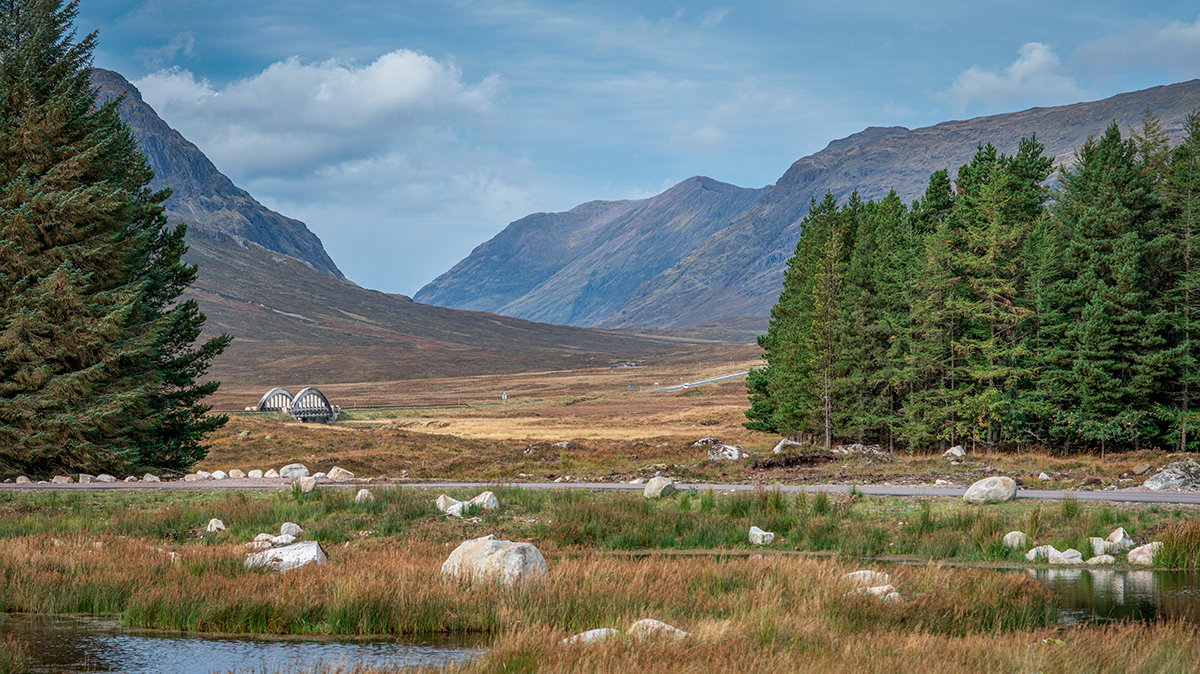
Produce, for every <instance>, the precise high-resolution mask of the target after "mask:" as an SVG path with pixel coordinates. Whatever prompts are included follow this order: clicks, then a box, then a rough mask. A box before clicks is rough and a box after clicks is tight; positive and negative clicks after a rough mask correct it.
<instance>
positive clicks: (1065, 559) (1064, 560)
mask: <svg viewBox="0 0 1200 674" xmlns="http://www.w3.org/2000/svg"><path fill="white" fill-rule="evenodd" d="M1050 563H1051V564H1082V563H1083V553H1082V552H1080V551H1078V550H1076V549H1075V548H1067V549H1066V550H1063V551H1062V552H1061V553H1059V554H1058V556H1056V557H1051V558H1050Z"/></svg>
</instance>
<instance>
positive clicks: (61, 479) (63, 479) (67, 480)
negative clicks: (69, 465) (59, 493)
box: [50, 475, 75, 484]
mask: <svg viewBox="0 0 1200 674" xmlns="http://www.w3.org/2000/svg"><path fill="white" fill-rule="evenodd" d="M74 482H75V478H73V477H67V476H66V475H55V476H54V477H52V478H50V483H51V484H72V483H74Z"/></svg>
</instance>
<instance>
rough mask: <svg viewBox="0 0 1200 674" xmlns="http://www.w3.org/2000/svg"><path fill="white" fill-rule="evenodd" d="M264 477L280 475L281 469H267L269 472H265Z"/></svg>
mask: <svg viewBox="0 0 1200 674" xmlns="http://www.w3.org/2000/svg"><path fill="white" fill-rule="evenodd" d="M263 477H279V471H277V470H275V469H274V468H271V469H269V470H267V472H265V473H263Z"/></svg>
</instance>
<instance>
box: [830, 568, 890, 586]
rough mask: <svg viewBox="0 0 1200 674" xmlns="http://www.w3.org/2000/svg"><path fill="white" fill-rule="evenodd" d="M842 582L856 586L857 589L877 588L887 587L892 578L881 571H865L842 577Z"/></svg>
mask: <svg viewBox="0 0 1200 674" xmlns="http://www.w3.org/2000/svg"><path fill="white" fill-rule="evenodd" d="M842 580H844V581H846V582H848V583H850V584H851V585H854V586H855V587H876V586H879V585H887V584H888V583H890V582H891V580H892V579H891V576H889V575H887V574H886V573H882V572H880V571H872V570H870V569H863V570H861V571H853V572H851V573H847V574H845V575H843V576H842Z"/></svg>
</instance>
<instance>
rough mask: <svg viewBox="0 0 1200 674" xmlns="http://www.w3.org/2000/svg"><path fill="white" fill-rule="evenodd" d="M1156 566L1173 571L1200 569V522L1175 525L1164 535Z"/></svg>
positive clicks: (1156, 558)
mask: <svg viewBox="0 0 1200 674" xmlns="http://www.w3.org/2000/svg"><path fill="white" fill-rule="evenodd" d="M1154 564H1155V565H1156V566H1164V567H1167V568H1172V569H1194V568H1197V567H1200V520H1191V521H1188V522H1182V523H1179V524H1173V525H1171V526H1170V527H1168V528H1167V530H1166V531H1164V532H1163V534H1162V548H1161V549H1160V550H1159V551H1158V553H1157V554H1155V555H1154Z"/></svg>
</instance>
